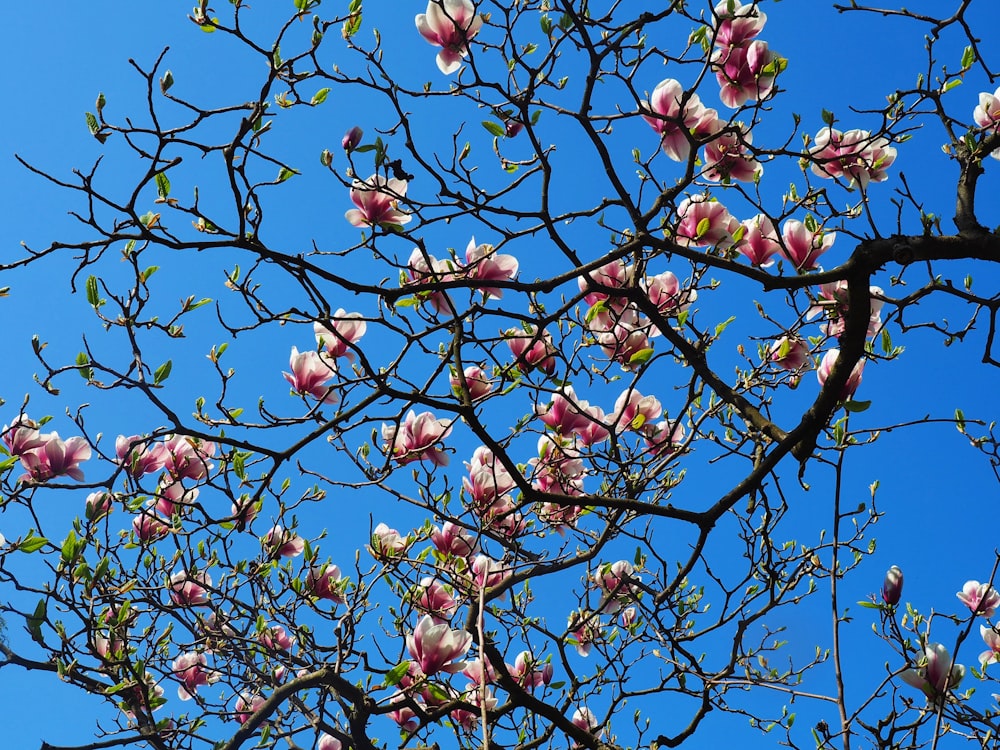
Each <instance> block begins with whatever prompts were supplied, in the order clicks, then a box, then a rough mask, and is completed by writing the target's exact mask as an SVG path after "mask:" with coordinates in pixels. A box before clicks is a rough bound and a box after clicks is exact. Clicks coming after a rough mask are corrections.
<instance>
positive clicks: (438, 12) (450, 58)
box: [415, 0, 483, 75]
mask: <svg viewBox="0 0 1000 750" xmlns="http://www.w3.org/2000/svg"><path fill="white" fill-rule="evenodd" d="M415 21H416V24H417V31H419V32H420V35H421V36H422V37H423V38H424V39H426V40H427V41H428V42H430V43H431V44H433V45H434V46H435V47H441V51H440V52H438V54H437V66H438V70H440V71H441V72H442V73H444V74H445V75H449V74H451V73H454V72H455V71H456V70H458V69H459V68H460V67H462V59H463V58H465V57H467V56H468V54H469V41H470V40H471V39H472V38H473V37H475V36H476V34H478V33H479V30H480V29H481V28H482V27H483V19H482V17H481V16H480V15H479V14H478V13H476V6H475V5H473V4H472V2H471V0H429V2H428V3H427V12H426V13H420V14H419V15H418V16H417V17H416V19H415Z"/></svg>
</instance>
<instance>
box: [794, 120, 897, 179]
mask: <svg viewBox="0 0 1000 750" xmlns="http://www.w3.org/2000/svg"><path fill="white" fill-rule="evenodd" d="M809 156H810V157H812V166H811V167H810V168H811V169H812V171H813V174H815V175H817V176H819V177H845V178H847V180H848V184H849V185H850V186H852V187H853V186H854V185H855V184H857V185H860V186H861V188H862V190H863V189H865V188H867V187H868V183H870V182H885V180H887V179H888V175H887V174H886V168H887V167H889V166H890V165H891V164H892V163H893V162H894V161H895V160H896V149H894V148H893V147H892V146H891V145H889V139H888V138H885V137H883V136H872V134H871V133H870V132H869V131H867V130H848V131H847V132H846V133H841V132H840V131H839V130H835V129H834V128H832V127H827V128H824V129H823V130H821V131H819V133H817V134H816V138H815V141H814V144H813V147H812V148H811V149H809Z"/></svg>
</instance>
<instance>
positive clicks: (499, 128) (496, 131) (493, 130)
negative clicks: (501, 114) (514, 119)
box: [483, 120, 507, 138]
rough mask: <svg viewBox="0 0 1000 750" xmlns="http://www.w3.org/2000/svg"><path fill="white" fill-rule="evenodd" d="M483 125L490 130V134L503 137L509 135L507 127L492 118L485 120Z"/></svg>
mask: <svg viewBox="0 0 1000 750" xmlns="http://www.w3.org/2000/svg"><path fill="white" fill-rule="evenodd" d="M483 127H484V128H486V130H487V131H489V133H490V135H493V136H496V137H497V138H503V137H504V136H505V135H507V129H506V128H505V127H504V126H503V125H501V124H500V123H497V122H493V121H492V120H483Z"/></svg>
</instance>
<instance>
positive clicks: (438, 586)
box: [412, 576, 458, 622]
mask: <svg viewBox="0 0 1000 750" xmlns="http://www.w3.org/2000/svg"><path fill="white" fill-rule="evenodd" d="M412 600H413V606H414V607H415V608H416V609H417V611H419V612H423V613H424V614H425V615H430V616H431V617H433V618H434V620H435V622H444V621H445V620H448V619H449V618H450V617H451V616H452V615H453V614H455V611H456V610H457V609H458V602H457V601H456V600H455V597H454V596H453V592H452V589H451V587H450V586H445V585H444V584H442V583H440V582H438V581H437V580H435V579H434V578H431V577H430V576H428V577H427V578H424V579H422V580H421V581H420V584H419V585H418V586H417V587H416V589H414V591H413V594H412Z"/></svg>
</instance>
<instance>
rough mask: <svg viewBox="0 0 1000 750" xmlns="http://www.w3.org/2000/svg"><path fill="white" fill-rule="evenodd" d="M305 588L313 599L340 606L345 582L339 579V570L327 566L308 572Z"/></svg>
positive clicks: (333, 566) (345, 586)
mask: <svg viewBox="0 0 1000 750" xmlns="http://www.w3.org/2000/svg"><path fill="white" fill-rule="evenodd" d="M306 588H307V589H308V590H309V592H310V593H311V594H312V595H313V596H315V597H319V598H320V599H328V600H330V601H331V602H335V603H337V604H341V603H343V602H344V592H345V590H346V588H347V581H346V580H345V579H343V578H341V575H340V568H338V567H337V566H336V565H329V564H328V565H323V566H321V567H318V568H312V569H311V570H310V571H309V574H308V575H307V576H306Z"/></svg>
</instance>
